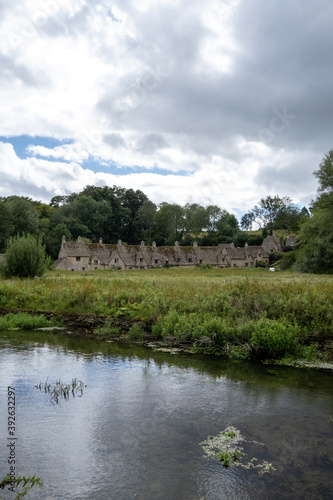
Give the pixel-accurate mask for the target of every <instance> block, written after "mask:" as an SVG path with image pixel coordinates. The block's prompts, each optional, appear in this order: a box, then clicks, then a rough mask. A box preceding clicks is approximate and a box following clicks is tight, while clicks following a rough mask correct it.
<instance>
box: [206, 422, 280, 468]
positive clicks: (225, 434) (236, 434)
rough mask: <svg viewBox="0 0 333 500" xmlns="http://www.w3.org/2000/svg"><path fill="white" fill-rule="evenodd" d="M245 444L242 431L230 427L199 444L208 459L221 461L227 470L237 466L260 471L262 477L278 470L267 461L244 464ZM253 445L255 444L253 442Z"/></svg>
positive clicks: (255, 459)
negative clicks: (241, 444)
mask: <svg viewBox="0 0 333 500" xmlns="http://www.w3.org/2000/svg"><path fill="white" fill-rule="evenodd" d="M243 442H246V439H245V438H244V437H243V436H242V435H241V433H240V430H239V429H236V427H232V426H229V427H226V428H225V429H224V431H221V432H220V433H219V434H218V435H217V436H208V439H206V441H202V442H201V443H199V444H200V446H202V448H203V450H204V456H205V457H206V458H213V459H216V460H219V461H220V462H221V463H222V464H223V467H225V468H228V467H231V466H233V465H235V466H238V467H242V468H244V469H251V468H252V469H258V470H259V474H260V475H262V474H264V473H265V472H269V471H271V470H276V469H275V468H274V467H273V465H272V464H271V463H269V462H267V461H265V460H263V461H262V462H259V463H255V462H256V461H257V458H255V457H253V458H252V459H251V460H249V461H247V462H242V461H241V460H242V457H245V453H244V452H243V449H244V448H243V447H242V446H240V443H243ZM253 443H255V442H254V441H253ZM257 444H260V443H257Z"/></svg>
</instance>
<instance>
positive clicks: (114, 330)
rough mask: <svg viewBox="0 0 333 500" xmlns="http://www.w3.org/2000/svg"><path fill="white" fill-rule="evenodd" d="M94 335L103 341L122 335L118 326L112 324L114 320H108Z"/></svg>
mask: <svg viewBox="0 0 333 500" xmlns="http://www.w3.org/2000/svg"><path fill="white" fill-rule="evenodd" d="M94 333H95V334H96V335H97V336H98V337H100V338H102V339H105V340H106V339H110V338H113V337H119V336H120V335H121V330H120V328H119V327H118V326H114V325H113V324H112V319H111V318H107V319H106V320H105V323H104V325H103V326H100V327H98V328H96V329H95V330H94Z"/></svg>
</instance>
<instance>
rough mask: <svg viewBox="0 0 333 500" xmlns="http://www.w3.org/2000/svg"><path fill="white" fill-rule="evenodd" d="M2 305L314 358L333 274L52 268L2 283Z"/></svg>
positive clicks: (232, 350)
mask: <svg viewBox="0 0 333 500" xmlns="http://www.w3.org/2000/svg"><path fill="white" fill-rule="evenodd" d="M0 307H2V308H11V309H21V310H39V311H54V312H58V313H93V314H98V315H106V316H108V317H110V316H111V317H115V316H126V317H128V318H133V320H136V321H137V320H142V321H143V320H144V321H147V320H149V321H150V322H152V323H153V324H154V326H153V329H152V333H153V335H155V336H156V337H158V338H164V339H170V338H173V339H175V340H176V341H178V342H189V343H191V344H192V345H193V346H194V348H195V349H197V350H199V351H203V352H216V351H220V352H224V353H226V354H228V355H229V356H230V357H232V358H234V359H247V358H248V357H253V356H259V357H263V356H266V357H267V356H268V357H274V358H281V357H282V356H286V355H293V356H295V355H297V356H305V357H311V356H313V354H314V353H315V352H316V351H317V349H318V347H322V346H323V345H327V343H330V342H331V341H332V340H333V337H332V332H333V277H331V276H324V275H306V274H297V273H291V272H286V271H284V272H278V271H277V272H274V273H273V272H270V271H268V270H266V269H217V268H216V269H215V268H212V269H202V268H188V269H184V268H169V269H150V270H133V271H131V270H126V271H112V270H106V271H91V272H76V273H74V272H69V271H51V272H49V273H47V274H46V275H44V276H43V277H42V278H40V279H33V280H2V281H0ZM135 328H136V330H135ZM135 328H134V329H133V332H132V336H133V338H135V337H137V338H139V337H140V331H139V330H138V328H137V325H136V327H135ZM104 333H105V332H104Z"/></svg>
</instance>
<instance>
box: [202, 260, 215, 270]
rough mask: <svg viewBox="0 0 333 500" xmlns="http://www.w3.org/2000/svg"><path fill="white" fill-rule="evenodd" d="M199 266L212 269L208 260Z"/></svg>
mask: <svg viewBox="0 0 333 500" xmlns="http://www.w3.org/2000/svg"><path fill="white" fill-rule="evenodd" d="M199 267H201V269H213V266H212V265H211V264H210V263H209V262H203V263H202V264H201V265H200V266H199Z"/></svg>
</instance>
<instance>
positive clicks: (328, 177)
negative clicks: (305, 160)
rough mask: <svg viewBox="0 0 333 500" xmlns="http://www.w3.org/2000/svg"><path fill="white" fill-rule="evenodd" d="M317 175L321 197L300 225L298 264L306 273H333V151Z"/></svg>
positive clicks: (321, 164)
mask: <svg viewBox="0 0 333 500" xmlns="http://www.w3.org/2000/svg"><path fill="white" fill-rule="evenodd" d="M314 175H315V176H316V177H317V179H318V181H319V186H318V196H317V199H316V200H315V201H314V203H313V205H312V214H311V216H308V217H306V218H305V222H304V223H303V224H302V225H301V234H300V238H301V240H302V241H303V242H304V247H303V249H302V251H301V252H300V253H299V255H298V258H297V262H296V264H297V265H298V267H299V268H300V269H301V271H304V272H312V273H333V250H332V248H333V150H331V151H329V152H328V153H327V154H325V156H324V158H323V160H322V161H321V163H320V165H319V168H318V170H315V171H314Z"/></svg>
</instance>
